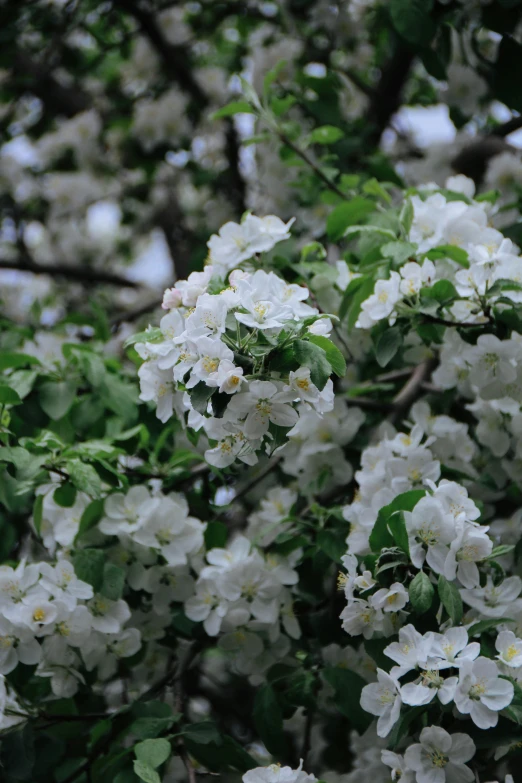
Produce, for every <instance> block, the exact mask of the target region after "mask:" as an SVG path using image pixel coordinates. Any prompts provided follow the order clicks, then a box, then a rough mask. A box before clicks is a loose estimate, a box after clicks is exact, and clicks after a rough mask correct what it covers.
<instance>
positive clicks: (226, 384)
mask: <svg viewBox="0 0 522 783" xmlns="http://www.w3.org/2000/svg"><path fill="white" fill-rule="evenodd" d="M216 380H217V385H218V387H219V391H220V392H222V393H225V394H235V393H236V392H238V391H241V386H242V384H243V383H246V382H247V381H246V378H243V368H242V367H236V366H235V365H234V363H233V362H227V360H226V359H225V360H223V361H221V362H220V364H219V369H218V372H217V378H216Z"/></svg>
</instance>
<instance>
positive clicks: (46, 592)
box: [0, 560, 141, 697]
mask: <svg viewBox="0 0 522 783" xmlns="http://www.w3.org/2000/svg"><path fill="white" fill-rule="evenodd" d="M0 606H1V614H2V618H1V620H0V674H3V675H6V674H9V673H10V672H12V671H13V670H14V669H15V668H16V667H17V666H18V664H19V663H22V664H26V665H30V666H32V665H35V664H37V669H36V674H37V676H39V677H48V678H50V684H51V688H52V692H53V693H54V694H55V696H58V697H69V696H72V695H74V694H75V693H76V691H77V690H78V688H79V686H80V684H81V683H84V682H85V680H84V677H83V675H82V673H81V671H80V670H81V669H82V668H84V667H85V668H86V669H87V670H92V669H93V668H95V667H96V666H99V675H100V677H102V678H103V677H108V676H111V675H112V674H114V672H115V671H116V664H117V661H118V659H120V658H125V657H128V656H131V655H134V653H135V652H137V651H138V650H139V649H140V647H141V635H140V632H139V631H138V630H137V629H136V628H124V626H125V624H126V622H127V621H128V620H129V619H130V616H131V612H130V609H129V606H128V604H127V603H126V602H125V601H123V600H121V599H120V600H116V601H114V600H110V599H109V598H107V597H105V596H104V595H102V594H100V593H94V591H93V588H92V586H91V585H90V584H88V583H86V582H84V581H82V580H81V579H78V578H77V576H76V574H75V571H74V567H73V565H72V564H71V563H70V562H69V561H67V560H59V561H58V562H57V563H56V564H55V565H51V564H49V563H45V562H42V563H30V564H27V563H26V562H25V561H23V560H22V561H21V562H20V564H19V565H18V566H17V567H16V568H15V569H13V568H11V567H10V566H1V567H0Z"/></svg>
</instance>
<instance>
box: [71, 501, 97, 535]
mask: <svg viewBox="0 0 522 783" xmlns="http://www.w3.org/2000/svg"><path fill="white" fill-rule="evenodd" d="M102 516H103V500H93V501H91V502H90V503H89V505H88V506H87V507H86V508H85V510H84V512H83V514H82V515H81V517H80V527H79V528H78V533H77V534H76V540H78V539H79V538H81V536H83V534H84V533H86V532H87V531H88V530H90V529H91V527H94V525H97V524H98V522H99V521H100V519H101V518H102Z"/></svg>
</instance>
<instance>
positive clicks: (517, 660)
mask: <svg viewBox="0 0 522 783" xmlns="http://www.w3.org/2000/svg"><path fill="white" fill-rule="evenodd" d="M495 649H496V650H497V652H498V655H497V658H498V660H499V661H500V662H501V663H503V664H504V665H505V666H509V667H510V668H518V667H519V666H522V639H517V637H516V636H515V634H514V633H513V631H501V632H500V633H499V635H498V636H497V639H496V641H495Z"/></svg>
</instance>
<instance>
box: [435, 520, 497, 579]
mask: <svg viewBox="0 0 522 783" xmlns="http://www.w3.org/2000/svg"><path fill="white" fill-rule="evenodd" d="M488 529H489V528H488V527H487V526H486V527H481V528H479V527H475V526H474V525H470V524H467V523H461V524H459V525H457V534H456V537H455V538H454V540H453V541H452V542H451V545H450V548H449V552H448V554H447V557H446V561H445V563H444V576H445V577H446V579H449V580H450V581H453V580H454V579H458V580H459V582H460V583H461V584H462V585H463V586H464V587H467V588H473V587H477V586H478V585H479V584H480V574H479V570H478V566H477V562H478V561H480V560H483V559H484V558H485V557H488V556H489V555H490V554H491V552H492V550H493V542H492V540H491V539H490V538H489V536H488V535H487V531H488Z"/></svg>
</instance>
